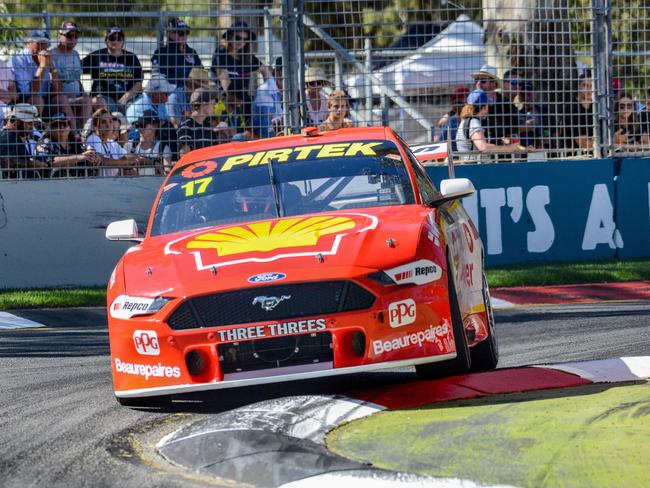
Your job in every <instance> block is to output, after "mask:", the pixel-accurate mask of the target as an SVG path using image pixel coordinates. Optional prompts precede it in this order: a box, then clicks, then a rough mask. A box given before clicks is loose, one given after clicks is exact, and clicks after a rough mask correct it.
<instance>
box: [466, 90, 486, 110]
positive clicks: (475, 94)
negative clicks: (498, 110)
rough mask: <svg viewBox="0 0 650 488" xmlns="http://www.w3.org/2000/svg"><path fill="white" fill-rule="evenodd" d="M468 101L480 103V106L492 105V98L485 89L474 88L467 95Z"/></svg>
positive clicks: (475, 103) (472, 103)
mask: <svg viewBox="0 0 650 488" xmlns="http://www.w3.org/2000/svg"><path fill="white" fill-rule="evenodd" d="M467 103H469V104H470V105H478V106H479V107H481V106H483V105H490V99H489V98H488V96H487V93H485V92H484V91H483V90H478V89H477V90H474V91H472V93H470V94H469V96H468V97H467Z"/></svg>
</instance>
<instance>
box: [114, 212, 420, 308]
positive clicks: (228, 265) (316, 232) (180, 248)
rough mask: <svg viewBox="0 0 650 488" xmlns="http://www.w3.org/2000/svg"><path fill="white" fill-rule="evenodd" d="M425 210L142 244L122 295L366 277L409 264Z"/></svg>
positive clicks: (203, 232)
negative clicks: (381, 270) (124, 292)
mask: <svg viewBox="0 0 650 488" xmlns="http://www.w3.org/2000/svg"><path fill="white" fill-rule="evenodd" d="M430 211H431V210H430V209H428V208H426V207H423V206H419V205H404V206H398V207H381V208H374V209H360V210H359V211H333V212H329V213H320V214H311V215H300V216H295V217H285V218H282V219H272V220H264V221H255V222H246V223H239V224H231V225H224V226H218V227H210V228H203V229H200V230H196V231H190V232H183V233H176V234H170V235H165V236H156V237H149V238H147V239H145V240H144V242H143V243H142V244H141V245H138V246H135V247H132V248H131V249H129V250H128V251H127V253H126V254H125V256H124V270H125V286H126V292H127V293H128V294H129V295H131V296H148V297H154V296H169V297H185V296H191V295H200V294H204V293H210V292H214V291H224V290H233V289H240V288H243V287H251V286H260V285H263V284H273V283H275V282H278V281H282V282H283V283H286V282H296V281H305V280H313V279H317V280H331V279H346V278H354V277H358V276H362V275H366V274H368V273H371V272H373V271H375V270H380V269H387V268H391V267H395V266H398V265H400V264H403V263H406V262H408V261H409V260H411V259H412V258H413V257H414V256H415V253H416V249H417V244H418V241H419V236H420V232H421V228H422V225H423V222H425V220H426V217H427V215H428V213H429V212H430Z"/></svg>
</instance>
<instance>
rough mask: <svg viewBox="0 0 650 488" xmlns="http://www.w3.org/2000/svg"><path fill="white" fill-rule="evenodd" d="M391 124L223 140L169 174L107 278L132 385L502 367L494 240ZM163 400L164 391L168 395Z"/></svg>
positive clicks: (122, 362)
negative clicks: (494, 301) (488, 269)
mask: <svg viewBox="0 0 650 488" xmlns="http://www.w3.org/2000/svg"><path fill="white" fill-rule="evenodd" d="M473 191H474V187H473V185H472V183H471V182H470V181H469V180H467V179H462V178H458V179H449V180H444V181H442V183H441V185H440V190H438V189H436V187H435V186H434V185H433V183H432V182H431V180H430V179H429V177H428V176H427V174H426V172H425V171H424V169H423V167H422V166H421V164H420V163H419V162H418V161H417V159H416V158H415V157H414V156H413V154H412V153H411V151H410V150H409V148H408V146H406V144H405V143H404V142H403V141H402V140H401V139H400V138H399V136H397V135H396V134H395V133H394V132H393V131H391V130H390V129H388V128H383V127H382V128H379V127H376V128H375V127H372V128H363V129H343V130H339V131H333V132H326V133H318V132H316V131H315V130H311V131H310V130H306V131H303V134H302V135H299V136H291V137H281V138H273V139H263V140H259V141H255V142H248V143H230V144H224V145H220V146H213V147H209V148H205V149H201V150H197V151H193V152H191V153H188V154H187V155H185V156H184V157H183V158H182V159H181V161H179V163H178V164H177V165H176V166H175V167H174V169H173V170H172V171H171V173H170V174H169V176H168V177H167V179H166V180H165V182H164V183H163V185H162V187H161V188H160V191H159V193H158V196H157V198H156V201H155V203H154V206H153V211H152V213H151V217H150V219H149V224H148V226H147V230H146V233H145V235H144V237H140V236H139V234H138V229H137V225H136V223H135V221H133V220H124V221H119V222H113V223H111V224H110V225H109V226H108V228H107V230H106V237H107V238H108V239H111V240H133V241H137V242H138V244H137V245H135V246H133V247H131V248H130V249H128V250H127V252H126V253H125V254H124V256H123V257H122V259H121V260H120V261H119V262H118V264H117V266H116V267H115V270H114V271H113V274H112V275H111V278H110V282H109V284H108V297H107V304H108V329H109V336H110V347H111V360H112V369H113V380H114V385H115V395H116V396H117V399H118V401H119V402H120V403H122V404H130V405H135V404H142V403H147V402H154V401H157V400H161V399H167V400H168V399H169V395H172V394H176V393H184V392H193V391H201V390H211V389H219V388H228V387H235V386H245V385H253V384H261V383H271V382H277V381H289V380H300V379H306V378H314V377H321V376H329V375H337V374H346V373H358V372H364V371H374V370H378V369H385V368H396V367H402V366H409V365H414V366H415V368H416V371H417V373H418V375H419V376H420V377H424V378H431V377H437V376H442V375H448V374H452V373H459V372H464V371H468V370H470V369H490V368H494V367H496V364H497V360H498V350H497V343H496V338H495V335H494V324H493V317H492V307H491V305H490V295H489V291H488V286H487V282H486V280H485V274H484V272H483V246H482V243H481V240H480V238H479V235H478V232H477V231H476V228H475V226H474V224H473V223H472V222H471V220H470V219H469V217H468V215H467V213H466V212H465V210H464V209H463V207H462V206H461V203H460V198H461V197H464V196H467V195H470V194H471V193H472V192H473ZM154 397H157V398H154Z"/></svg>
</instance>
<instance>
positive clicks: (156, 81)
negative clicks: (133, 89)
mask: <svg viewBox="0 0 650 488" xmlns="http://www.w3.org/2000/svg"><path fill="white" fill-rule="evenodd" d="M175 89H176V87H175V86H174V85H172V84H171V83H169V81H167V78H166V77H165V75H163V74H160V73H156V74H153V75H151V79H150V80H149V81H148V82H147V84H146V85H145V87H144V93H143V94H142V95H140V96H139V97H138V98H136V99H135V100H133V102H132V103H130V104H129V106H128V107H127V108H126V118H127V120H128V121H129V124H133V123H135V121H136V120H138V119H139V118H140V116H141V115H142V114H143V113H144V112H145V111H146V110H151V111H152V112H153V113H154V115H156V117H158V118H159V119H160V120H163V121H166V122H169V121H170V117H169V113H168V112H167V101H168V100H169V94H170V93H172V92H173V91H174V90H175Z"/></svg>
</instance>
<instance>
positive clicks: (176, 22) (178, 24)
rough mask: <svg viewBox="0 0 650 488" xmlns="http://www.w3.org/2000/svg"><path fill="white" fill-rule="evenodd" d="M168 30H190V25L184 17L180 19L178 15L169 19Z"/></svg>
mask: <svg viewBox="0 0 650 488" xmlns="http://www.w3.org/2000/svg"><path fill="white" fill-rule="evenodd" d="M167 30H168V31H171V32H174V31H185V32H189V30H190V26H189V25H187V24H186V23H185V21H184V20H183V19H179V18H178V17H174V18H171V19H169V22H167Z"/></svg>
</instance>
